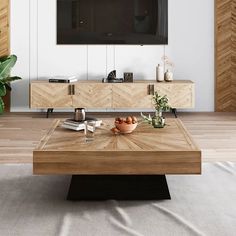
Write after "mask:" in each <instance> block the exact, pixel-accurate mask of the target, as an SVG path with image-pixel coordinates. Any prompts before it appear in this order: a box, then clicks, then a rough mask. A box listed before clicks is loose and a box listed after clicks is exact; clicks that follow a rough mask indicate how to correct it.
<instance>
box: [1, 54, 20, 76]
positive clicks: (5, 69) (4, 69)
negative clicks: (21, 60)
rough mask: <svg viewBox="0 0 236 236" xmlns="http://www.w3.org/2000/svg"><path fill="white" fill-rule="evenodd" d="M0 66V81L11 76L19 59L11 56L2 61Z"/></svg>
mask: <svg viewBox="0 0 236 236" xmlns="http://www.w3.org/2000/svg"><path fill="white" fill-rule="evenodd" d="M2 60H3V61H2V62H1V64H0V80H3V79H6V78H7V77H9V76H10V73H11V69H12V67H13V66H14V65H15V64H16V61H17V57H16V56H15V55H11V56H9V57H7V58H4V59H2Z"/></svg>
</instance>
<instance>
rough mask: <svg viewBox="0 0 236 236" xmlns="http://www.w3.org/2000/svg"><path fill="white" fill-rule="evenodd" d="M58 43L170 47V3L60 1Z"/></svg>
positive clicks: (146, 0)
mask: <svg viewBox="0 0 236 236" xmlns="http://www.w3.org/2000/svg"><path fill="white" fill-rule="evenodd" d="M57 44H131V45H132V44H137V45H148V44H168V0H57Z"/></svg>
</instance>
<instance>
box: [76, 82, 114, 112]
mask: <svg viewBox="0 0 236 236" xmlns="http://www.w3.org/2000/svg"><path fill="white" fill-rule="evenodd" d="M111 105H112V85H110V84H103V83H78V84H76V85H75V94H74V96H73V106H74V107H84V108H111Z"/></svg>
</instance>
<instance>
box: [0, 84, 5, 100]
mask: <svg viewBox="0 0 236 236" xmlns="http://www.w3.org/2000/svg"><path fill="white" fill-rule="evenodd" d="M6 93H7V91H6V87H5V85H4V84H3V83H0V97H3V96H5V95H6Z"/></svg>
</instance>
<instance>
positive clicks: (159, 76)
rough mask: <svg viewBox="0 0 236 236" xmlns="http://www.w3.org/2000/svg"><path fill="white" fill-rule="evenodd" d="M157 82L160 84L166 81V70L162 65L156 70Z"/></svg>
mask: <svg viewBox="0 0 236 236" xmlns="http://www.w3.org/2000/svg"><path fill="white" fill-rule="evenodd" d="M156 80H157V81H158V82H163V81H164V69H163V67H162V66H161V65H160V64H158V66H157V68H156Z"/></svg>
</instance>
